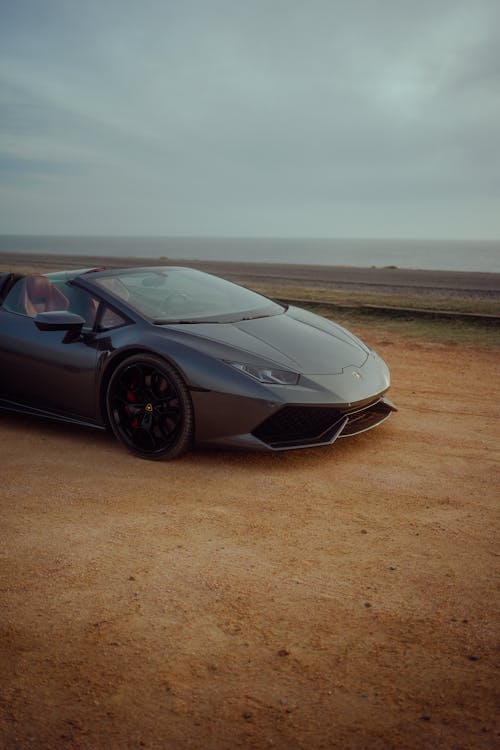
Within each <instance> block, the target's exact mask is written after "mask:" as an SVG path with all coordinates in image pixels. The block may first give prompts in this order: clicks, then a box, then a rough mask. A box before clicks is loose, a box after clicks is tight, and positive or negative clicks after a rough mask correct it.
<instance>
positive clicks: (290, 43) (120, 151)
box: [0, 0, 500, 239]
mask: <svg viewBox="0 0 500 750" xmlns="http://www.w3.org/2000/svg"><path fill="white" fill-rule="evenodd" d="M0 9H1V17H0V108H1V111H0V233H3V234H6V233H20V234H31V233H33V234H37V233H48V234H119V235H127V234H138V235H142V234H152V235H213V236H223V235H229V236H234V235H238V236H285V237H295V236H302V237H307V236H309V237H451V238H471V237H472V238H492V239H498V238H499V237H500V1H499V0H466V1H461V0H450V1H449V2H448V1H447V0H414V1H412V2H410V1H408V0H300V1H298V0H193V1H190V0H176V1H174V0H163V1H160V0H135V1H134V2H131V1H129V0H0Z"/></svg>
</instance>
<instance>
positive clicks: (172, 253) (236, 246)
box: [0, 235, 500, 273]
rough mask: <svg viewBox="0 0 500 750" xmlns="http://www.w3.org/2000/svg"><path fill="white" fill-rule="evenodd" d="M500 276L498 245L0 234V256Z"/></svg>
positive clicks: (490, 242)
mask: <svg viewBox="0 0 500 750" xmlns="http://www.w3.org/2000/svg"><path fill="white" fill-rule="evenodd" d="M2 252H5V253H16V252H18V253H40V254H52V253H56V254H61V255H63V254H64V255H94V256H95V255H103V256H114V257H119V256H121V257H127V258H137V259H138V260H140V259H141V258H159V259H161V260H163V261H165V260H177V259H182V260H201V261H203V260H219V261H234V262H252V263H260V264H262V263H286V264H306V265H321V266H354V267H358V268H370V267H377V268H384V267H391V266H396V267H398V268H408V269H429V270H444V271H447V270H448V271H483V272H487V273H500V240H416V239H401V240H398V239H386V240H384V239H307V238H300V239H299V238H293V239H285V238H243V237H219V238H217V237H110V236H106V237H91V236H88V237H84V236H78V237H76V236H73V237H71V236H68V237H64V236H61V235H57V236H49V235H38V236H37V235H29V236H28V235H27V236H22V235H0V253H2Z"/></svg>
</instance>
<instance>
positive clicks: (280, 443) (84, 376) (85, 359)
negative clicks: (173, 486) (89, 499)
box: [0, 266, 395, 459]
mask: <svg viewBox="0 0 500 750" xmlns="http://www.w3.org/2000/svg"><path fill="white" fill-rule="evenodd" d="M0 357H1V365H2V366H1V368H0V407H2V408H4V409H9V410H11V411H12V410H13V411H18V412H27V413H30V414H35V415H40V416H44V417H50V418H53V419H59V420H63V421H65V422H74V423H78V424H84V425H88V426H90V427H95V428H98V429H106V428H111V430H113V432H114V434H115V435H116V437H117V438H118V439H119V440H120V441H121V442H122V443H123V444H124V445H125V446H126V447H127V448H128V449H129V450H130V451H131V452H132V453H134V454H135V455H138V456H140V457H142V458H149V459H171V458H175V457H177V456H179V455H180V454H181V453H183V452H184V451H185V450H187V449H188V448H189V447H190V446H191V445H192V444H193V442H197V443H202V442H203V443H217V444H222V445H226V446H239V447H241V448H253V449H260V450H267V451H278V450H289V449H292V448H310V447H312V446H321V445H327V444H330V443H333V442H334V440H336V439H337V438H338V437H346V436H348V435H355V434H357V433H359V432H363V431H364V430H368V429H370V428H371V427H375V426H376V425H378V424H380V423H381V422H383V421H384V420H385V419H387V418H388V417H389V416H390V414H391V413H392V412H393V411H395V406H394V405H393V404H392V403H391V402H390V401H389V400H388V399H387V398H385V396H384V394H385V392H386V391H387V389H388V387H389V371H388V369H387V366H386V365H385V363H384V362H383V360H382V359H381V358H380V357H379V356H378V355H377V354H376V353H375V352H374V351H372V350H371V349H370V348H369V347H367V346H366V345H365V344H363V343H362V342H361V341H360V340H359V339H358V338H356V337H355V336H353V335H352V334H351V333H349V332H348V331H346V330H345V329H344V328H341V327H340V326H338V325H336V324H335V323H332V322H331V321H329V320H325V319H324V318H322V317H319V316H318V315H314V314H313V313H311V312H307V311H305V310H302V309H299V308H297V307H287V306H286V305H283V304H279V303H277V302H274V301H273V300H271V299H268V298H266V297H263V296H262V295H260V294H256V293H255V292H252V291H250V290H248V289H245V288H243V287H240V286H237V285H236V284H232V283H230V282H228V281H225V280H223V279H220V278H217V277H215V276H211V275H209V274H205V273H201V272H199V271H195V270H192V269H189V268H177V267H170V266H165V267H158V268H129V269H117V270H103V269H85V270H79V271H67V272H66V271H64V272H58V273H51V274H47V275H38V274H35V275H29V276H19V275H16V274H1V275H0Z"/></svg>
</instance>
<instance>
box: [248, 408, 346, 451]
mask: <svg viewBox="0 0 500 750" xmlns="http://www.w3.org/2000/svg"><path fill="white" fill-rule="evenodd" d="M340 418H341V413H340V411H339V410H338V409H333V408H330V407H323V406H284V407H283V408H282V409H280V411H277V412H276V413H275V414H273V415H272V416H270V417H268V419H266V420H265V421H264V422H262V424H260V425H259V426H258V427H257V428H256V429H255V430H254V431H253V433H252V434H253V435H254V436H255V437H256V438H258V439H259V440H262V442H264V443H267V444H268V445H270V446H272V447H273V448H277V447H280V448H285V447H287V446H293V445H297V444H302V443H306V444H313V445H314V443H315V442H320V441H321V439H322V438H323V437H324V436H325V433H327V432H330V431H331V430H332V428H334V426H335V425H336V424H337V422H338V421H339V419H340ZM325 439H328V438H325Z"/></svg>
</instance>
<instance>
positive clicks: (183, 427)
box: [106, 354, 194, 460]
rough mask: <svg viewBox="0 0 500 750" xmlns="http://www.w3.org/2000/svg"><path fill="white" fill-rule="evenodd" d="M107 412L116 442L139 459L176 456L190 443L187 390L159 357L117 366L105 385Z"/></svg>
mask: <svg viewBox="0 0 500 750" xmlns="http://www.w3.org/2000/svg"><path fill="white" fill-rule="evenodd" d="M106 409H107V415H108V419H109V423H110V425H111V428H112V430H113V432H114V433H115V435H116V437H117V438H118V440H120V442H122V443H123V444H124V445H125V446H126V447H127V448H128V449H129V451H131V452H132V453H134V454H135V455H136V456H140V457H141V458H148V459H153V460H160V459H165V460H168V459H172V458H177V456H180V455H181V454H182V453H184V452H185V451H186V450H187V449H188V448H189V446H190V444H191V442H192V438H193V429H194V419H193V405H192V403H191V397H190V395H189V391H188V389H187V387H186V385H185V383H184V381H183V380H182V378H181V376H180V375H179V373H178V372H177V371H176V370H175V369H174V368H173V367H172V366H171V365H169V364H168V363H167V362H164V361H163V360H162V359H160V358H159V357H155V356H153V355H149V354H139V355H135V356H132V357H129V358H128V359H126V360H124V361H123V362H122V363H121V364H119V365H118V367H117V368H116V370H115V371H114V372H113V374H112V376H111V379H110V381H109V384H108V389H107V393H106Z"/></svg>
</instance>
